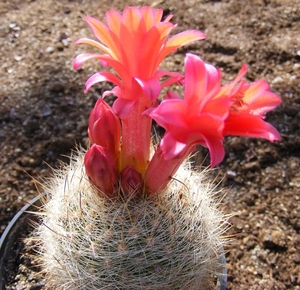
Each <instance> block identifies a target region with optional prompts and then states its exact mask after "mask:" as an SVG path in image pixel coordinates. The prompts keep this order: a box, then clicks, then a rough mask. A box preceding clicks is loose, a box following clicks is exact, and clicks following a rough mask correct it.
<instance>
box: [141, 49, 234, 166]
mask: <svg viewBox="0 0 300 290" xmlns="http://www.w3.org/2000/svg"><path fill="white" fill-rule="evenodd" d="M185 75H186V76H185V91H184V99H181V98H180V97H179V96H178V95H176V94H174V93H169V95H168V96H167V98H166V99H165V100H164V101H162V103H161V104H160V105H159V106H158V107H157V108H154V109H150V110H148V111H146V114H147V115H148V116H150V117H151V118H153V119H154V120H155V121H156V122H157V123H158V124H159V125H160V126H162V127H164V128H165V129H166V134H165V136H164V137H163V139H162V141H161V143H160V147H161V149H162V154H163V156H164V158H165V159H166V160H170V159H172V158H174V157H176V156H177V155H179V154H180V153H182V152H185V155H186V154H189V153H191V152H192V151H193V149H194V146H195V145H196V144H200V145H202V146H205V147H208V149H209V151H210V154H211V164H212V165H215V164H217V163H219V162H220V161H221V160H222V159H223V156H224V148H223V144H222V143H223V129H224V121H225V120H226V118H227V117H228V115H229V110H230V106H231V101H230V100H229V99H228V98H227V97H219V98H214V96H215V95H216V94H217V93H218V92H219V90H220V79H221V73H220V71H218V70H217V69H216V68H215V67H213V66H212V65H209V64H205V63H204V62H203V61H202V60H201V59H200V58H199V57H197V56H195V55H192V54H187V57H186V60H185Z"/></svg>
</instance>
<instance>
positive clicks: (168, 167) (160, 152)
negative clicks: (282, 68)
mask: <svg viewBox="0 0 300 290" xmlns="http://www.w3.org/2000/svg"><path fill="white" fill-rule="evenodd" d="M245 73H246V66H243V67H242V69H241V71H240V73H239V74H238V76H237V78H236V79H235V80H234V81H233V82H231V83H229V84H228V85H225V86H223V87H220V79H221V73H220V72H219V71H218V70H217V69H216V68H215V67H213V66H211V65H209V64H205V63H204V62H203V61H202V60H201V59H200V58H199V57H197V56H195V55H192V54H187V56H186V60H185V90H184V98H183V99H180V97H179V96H178V95H176V94H174V93H169V94H168V95H167V97H166V99H165V100H164V101H162V103H161V104H160V105H159V106H158V107H157V108H151V109H149V110H147V111H146V112H145V114H146V115H148V116H149V117H151V118H153V119H154V120H155V121H156V122H157V123H158V124H159V125H160V126H162V127H164V128H165V129H166V133H165V135H164V137H163V138H162V140H161V142H160V144H159V146H158V149H157V150H156V152H155V154H154V156H153V158H152V160H151V161H150V164H149V167H148V169H147V171H146V173H145V185H146V187H147V188H148V191H149V192H150V193H155V192H158V191H160V190H162V189H163V188H164V187H165V186H166V185H167V183H168V181H169V180H170V179H171V177H172V176H173V174H174V173H175V172H176V171H177V169H178V167H179V166H180V164H181V163H182V162H183V160H184V159H185V158H186V157H187V156H188V155H189V154H190V153H192V151H193V150H194V147H195V145H196V144H200V145H202V146H204V147H207V148H208V149H209V152H210V157H211V160H210V163H211V166H215V165H217V164H218V163H220V162H221V161H222V160H223V158H224V154H225V152H224V147H223V141H224V136H226V135H238V136H251V137H261V138H266V139H268V140H269V141H274V140H280V134H279V133H278V131H277V130H276V129H275V128H274V127H273V126H272V125H270V124H268V123H267V122H265V121H264V120H263V118H264V116H263V115H264V114H265V113H266V112H268V111H270V110H272V109H274V108H276V107H277V106H278V105H279V104H280V103H281V100H280V97H279V96H277V95H275V94H273V93H271V92H270V91H269V89H270V88H269V85H268V84H267V83H266V82H265V81H264V80H260V81H257V82H254V83H250V84H246V83H245V81H244V80H241V79H242V77H243V76H244V75H245ZM158 172H159V174H158Z"/></svg>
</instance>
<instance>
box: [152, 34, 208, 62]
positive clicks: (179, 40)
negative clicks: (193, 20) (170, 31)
mask: <svg viewBox="0 0 300 290" xmlns="http://www.w3.org/2000/svg"><path fill="white" fill-rule="evenodd" d="M205 37H206V36H205V34H204V33H203V32H201V31H199V30H187V31H184V32H181V33H178V34H176V35H174V36H173V37H172V38H170V39H169V40H168V41H167V43H166V44H165V46H164V47H163V48H162V50H161V51H160V53H159V55H158V57H157V60H156V64H155V66H156V67H158V65H159V64H160V63H161V62H162V60H163V59H164V58H165V57H166V56H167V55H169V54H170V53H171V52H173V51H175V50H176V49H177V48H178V47H181V46H183V45H186V44H188V43H190V42H193V41H196V40H201V39H204V38H205Z"/></svg>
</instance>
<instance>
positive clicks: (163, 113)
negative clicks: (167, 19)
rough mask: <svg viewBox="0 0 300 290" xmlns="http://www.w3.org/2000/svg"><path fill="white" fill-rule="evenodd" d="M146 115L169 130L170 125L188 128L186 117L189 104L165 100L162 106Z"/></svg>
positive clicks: (175, 100) (177, 100)
mask: <svg viewBox="0 0 300 290" xmlns="http://www.w3.org/2000/svg"><path fill="white" fill-rule="evenodd" d="M146 112H147V113H145V114H146V115H148V116H149V117H151V118H152V119H154V120H155V121H156V122H157V123H158V125H160V126H162V127H164V128H165V129H167V128H168V127H169V125H172V126H177V127H187V124H186V122H185V116H186V114H187V103H186V102H185V101H183V100H181V99H170V100H164V101H162V102H161V103H160V105H159V106H158V107H157V108H155V109H154V110H151V111H146Z"/></svg>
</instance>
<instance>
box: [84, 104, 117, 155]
mask: <svg viewBox="0 0 300 290" xmlns="http://www.w3.org/2000/svg"><path fill="white" fill-rule="evenodd" d="M88 134H89V138H90V140H91V142H92V143H96V144H97V145H100V146H102V147H105V148H107V149H109V150H110V151H111V153H112V154H113V155H114V156H115V158H116V157H117V156H118V153H119V150H120V136H121V125H120V120H119V118H118V117H117V116H116V115H115V113H114V112H113V111H112V109H111V107H110V106H109V105H108V104H107V103H106V102H105V101H103V100H102V99H99V100H98V101H97V103H96V105H95V107H94V108H93V110H92V111H91V114H90V117H89V128H88Z"/></svg>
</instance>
